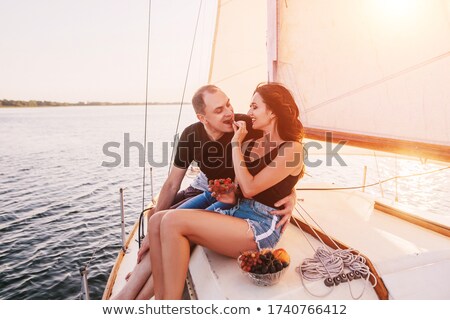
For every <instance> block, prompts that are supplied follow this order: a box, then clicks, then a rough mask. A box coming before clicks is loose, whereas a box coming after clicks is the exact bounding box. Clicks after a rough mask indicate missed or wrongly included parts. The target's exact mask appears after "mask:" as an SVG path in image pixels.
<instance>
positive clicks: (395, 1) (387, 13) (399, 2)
mask: <svg viewBox="0 0 450 320" xmlns="http://www.w3.org/2000/svg"><path fill="white" fill-rule="evenodd" d="M374 3H375V6H376V7H377V9H378V11H379V12H380V14H381V15H382V16H384V17H391V18H400V17H406V16H408V15H410V14H411V13H412V12H413V11H415V8H416V7H417V0H376V1H374Z"/></svg>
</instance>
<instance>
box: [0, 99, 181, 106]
mask: <svg viewBox="0 0 450 320" xmlns="http://www.w3.org/2000/svg"><path fill="white" fill-rule="evenodd" d="M143 104H145V103H144V102H84V101H80V102H75V103H71V102H55V101H39V100H29V101H24V100H6V99H3V100H0V107H57V106H58V107H59V106H117V105H143ZM148 104H149V105H155V104H179V102H149V103H148Z"/></svg>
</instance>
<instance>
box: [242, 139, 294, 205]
mask: <svg viewBox="0 0 450 320" xmlns="http://www.w3.org/2000/svg"><path fill="white" fill-rule="evenodd" d="M285 143H286V142H283V143H282V144H280V145H279V146H278V147H277V148H274V149H272V150H271V151H270V152H267V153H266V154H265V155H264V156H262V157H261V158H259V159H255V160H253V161H251V160H250V159H249V158H248V156H247V157H246V158H247V159H245V165H246V166H247V169H248V171H249V172H250V174H251V175H252V176H256V175H257V174H258V173H259V172H261V171H262V170H263V169H264V168H265V167H267V166H268V165H270V163H271V162H272V161H273V160H274V159H275V158H276V157H277V155H278V151H279V150H280V148H281V147H282V146H283V145H284V144H285ZM253 145H254V143H250V144H249V146H248V148H247V150H246V152H245V153H246V154H250V151H251V148H252V147H253ZM299 178H300V174H299V175H296V176H293V175H288V176H287V177H286V178H284V179H283V180H281V181H280V182H278V183H277V184H275V185H273V186H271V187H270V188H269V189H266V190H264V191H262V192H260V193H258V194H257V195H255V196H253V199H254V200H256V201H258V202H261V203H262V204H265V205H266V206H269V207H272V208H274V207H275V203H276V202H277V201H278V200H281V199H283V198H284V197H287V196H288V195H289V194H290V193H291V192H292V188H294V186H295V185H296V184H297V181H298V179H299Z"/></svg>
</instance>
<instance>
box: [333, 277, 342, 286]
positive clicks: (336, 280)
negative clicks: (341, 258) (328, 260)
mask: <svg viewBox="0 0 450 320" xmlns="http://www.w3.org/2000/svg"><path fill="white" fill-rule="evenodd" d="M333 281H334V283H335V284H336V285H339V283H341V282H342V278H341V276H336V277H334V278H333Z"/></svg>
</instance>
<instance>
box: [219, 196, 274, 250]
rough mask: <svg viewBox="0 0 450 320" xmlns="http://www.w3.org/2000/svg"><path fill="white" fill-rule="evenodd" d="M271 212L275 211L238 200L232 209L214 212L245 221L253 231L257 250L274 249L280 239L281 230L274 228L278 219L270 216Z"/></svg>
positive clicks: (253, 202) (256, 202) (250, 200)
mask: <svg viewBox="0 0 450 320" xmlns="http://www.w3.org/2000/svg"><path fill="white" fill-rule="evenodd" d="M273 210H275V209H274V208H272V207H269V206H266V205H265V204H262V203H260V202H258V201H255V200H252V199H239V200H238V203H237V205H235V206H234V207H233V208H231V209H227V210H223V209H220V208H218V209H216V210H215V211H216V212H218V213H221V214H225V215H228V216H232V217H236V218H240V219H244V220H246V221H247V223H248V225H249V227H250V228H251V229H252V231H253V237H254V239H255V242H256V244H257V246H258V249H259V250H262V249H265V248H273V247H275V246H276V244H277V243H278V241H279V240H280V237H281V228H277V229H276V228H275V226H276V224H277V223H278V221H279V220H280V217H279V216H277V215H273V214H270V212H271V211H273Z"/></svg>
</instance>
